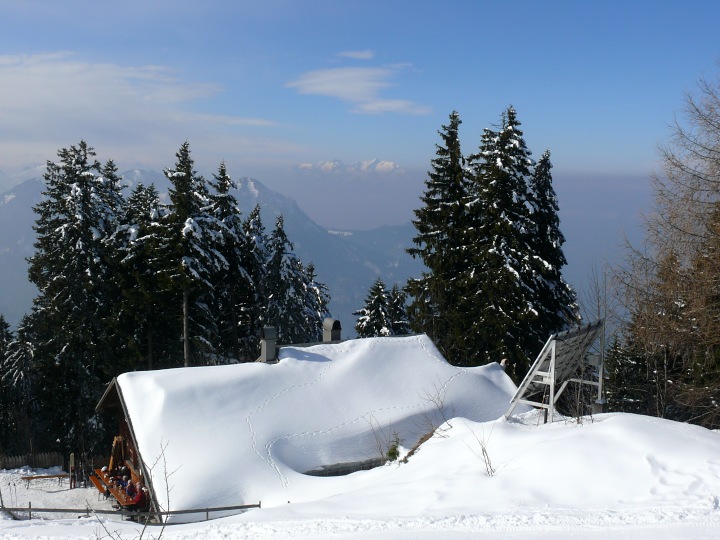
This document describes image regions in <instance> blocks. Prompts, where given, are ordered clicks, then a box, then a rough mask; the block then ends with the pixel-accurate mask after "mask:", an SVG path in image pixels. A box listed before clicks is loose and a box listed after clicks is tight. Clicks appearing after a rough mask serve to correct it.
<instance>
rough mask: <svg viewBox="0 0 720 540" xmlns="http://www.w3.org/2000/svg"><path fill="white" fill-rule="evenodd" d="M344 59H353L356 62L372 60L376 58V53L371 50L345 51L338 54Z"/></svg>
mask: <svg viewBox="0 0 720 540" xmlns="http://www.w3.org/2000/svg"><path fill="white" fill-rule="evenodd" d="M337 56H340V57H343V58H353V59H355V60H372V59H373V58H375V52H374V51H371V50H370V49H365V50H364V51H343V52H340V53H338V54H337Z"/></svg>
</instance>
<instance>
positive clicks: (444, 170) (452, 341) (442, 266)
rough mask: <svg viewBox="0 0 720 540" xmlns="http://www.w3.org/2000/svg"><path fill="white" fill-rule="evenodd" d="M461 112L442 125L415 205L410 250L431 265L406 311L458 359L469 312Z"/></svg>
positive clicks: (411, 287)
mask: <svg viewBox="0 0 720 540" xmlns="http://www.w3.org/2000/svg"><path fill="white" fill-rule="evenodd" d="M460 124H461V120H460V116H459V115H458V113H457V112H453V113H452V114H450V121H449V123H448V124H447V125H444V126H442V131H439V132H438V133H439V135H440V137H441V139H442V144H436V157H435V158H434V159H433V160H432V162H431V165H432V169H431V170H430V171H429V172H428V177H427V179H426V181H425V192H424V194H423V196H422V197H421V201H422V203H423V205H422V206H421V207H420V208H419V209H417V210H415V219H414V220H413V225H414V226H415V229H416V231H417V235H416V236H415V237H414V238H413V244H414V247H411V248H410V249H408V250H407V251H408V253H409V254H410V255H412V256H413V257H414V258H419V259H420V260H422V262H423V263H424V265H425V267H426V268H427V271H426V272H423V274H422V276H421V277H420V278H418V279H411V280H409V281H408V284H407V291H408V294H409V295H410V296H411V297H412V301H411V304H410V306H409V308H408V316H409V319H410V324H411V326H412V328H413V329H414V330H416V331H418V332H424V333H426V334H428V336H430V337H431V338H432V339H433V341H434V342H435V343H436V345H437V346H438V347H439V348H440V350H441V351H443V354H445V355H446V356H447V357H448V358H450V359H452V360H454V361H459V360H460V358H462V356H463V354H464V350H465V347H464V334H465V332H466V330H467V324H466V317H465V314H464V313H463V312H462V311H461V310H460V309H459V303H460V298H459V296H458V294H459V289H458V280H459V277H460V275H461V273H462V271H463V269H464V267H465V265H466V262H465V261H466V258H467V253H466V252H465V250H464V246H463V241H464V238H463V231H464V230H465V228H466V226H467V209H466V206H465V202H466V199H467V190H468V182H467V178H466V173H465V158H464V157H463V155H462V152H461V148H460V138H459V131H458V130H459V127H460Z"/></svg>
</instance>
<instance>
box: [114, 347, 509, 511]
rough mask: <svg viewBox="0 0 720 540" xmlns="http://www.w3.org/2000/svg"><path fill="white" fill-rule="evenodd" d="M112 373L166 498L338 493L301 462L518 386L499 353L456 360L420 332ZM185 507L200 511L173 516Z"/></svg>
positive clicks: (405, 435) (358, 446) (477, 413)
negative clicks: (474, 362)
mask: <svg viewBox="0 0 720 540" xmlns="http://www.w3.org/2000/svg"><path fill="white" fill-rule="evenodd" d="M117 381H118V385H119V387H120V389H121V392H122V395H123V398H124V401H125V403H126V406H127V409H128V414H129V416H130V419H131V423H132V427H133V430H134V433H135V437H136V440H137V443H138V447H139V451H140V454H141V455H142V457H143V459H144V461H145V463H146V465H147V466H148V467H150V468H151V469H152V472H151V473H150V474H151V476H152V484H153V488H154V490H155V494H156V496H157V498H158V501H159V503H160V505H161V506H162V507H163V508H166V509H171V510H182V509H191V508H207V507H220V506H233V505H241V504H250V503H257V502H259V501H261V502H262V505H263V507H264V508H267V507H270V506H276V505H281V504H284V505H286V504H287V503H288V501H292V502H294V503H296V502H305V501H313V500H318V499H323V498H327V497H329V496H332V495H335V494H338V493H342V492H343V491H345V490H346V489H347V482H346V481H342V480H340V479H338V478H318V477H315V476H309V475H306V474H304V473H305V472H307V471H310V470H313V469H318V468H321V467H323V466H327V465H332V464H337V463H345V462H357V461H363V460H366V459H370V458H378V457H381V456H382V455H383V454H384V453H385V452H386V451H387V449H388V446H389V444H390V442H391V441H392V439H393V437H394V436H395V434H397V436H398V437H399V439H400V441H401V442H402V444H403V445H404V446H406V447H411V446H413V445H414V444H415V443H416V442H417V441H418V440H419V438H420V437H421V436H423V435H424V434H426V433H428V432H430V431H432V430H433V429H434V428H436V427H437V426H439V425H440V424H442V423H443V421H444V420H447V419H450V418H452V417H463V418H466V419H469V420H472V421H477V422H482V421H489V420H495V419H497V418H499V417H500V416H502V414H503V413H504V412H505V411H506V410H507V407H508V403H509V400H510V398H511V397H512V395H513V393H514V391H515V385H514V384H513V383H512V381H511V380H510V379H509V377H508V376H507V375H506V374H505V372H504V371H503V370H502V369H501V368H500V366H499V365H497V364H490V365H487V366H484V367H479V368H470V369H463V368H458V367H454V366H451V365H450V364H448V363H447V362H446V361H445V359H444V358H443V357H442V356H441V354H440V353H439V351H438V350H437V349H436V348H435V346H434V345H433V343H432V342H431V341H430V339H429V338H428V337H427V336H424V335H418V336H408V337H388V338H370V339H358V340H351V341H345V342H342V343H336V344H322V345H315V346H311V347H305V348H294V347H285V348H282V349H281V351H280V361H279V362H278V363H277V364H274V365H266V364H259V363H253V364H239V365H229V366H215V367H196V368H184V369H172V370H161V371H152V372H134V373H126V374H124V375H122V376H120V377H118V379H117ZM358 481H359V482H362V480H358ZM177 518H180V519H177ZM187 519H190V520H192V519H202V517H201V516H194V517H193V516H184V515H183V516H176V517H175V518H173V520H175V521H179V520H187Z"/></svg>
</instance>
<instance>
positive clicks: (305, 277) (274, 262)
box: [263, 216, 327, 343]
mask: <svg viewBox="0 0 720 540" xmlns="http://www.w3.org/2000/svg"><path fill="white" fill-rule="evenodd" d="M268 251H269V259H268V263H267V271H266V273H265V294H266V298H265V312H264V314H263V321H264V324H265V325H266V326H274V327H275V328H276V329H277V335H278V340H279V341H281V342H284V343H303V342H308V341H318V337H319V336H320V333H321V331H322V320H323V318H324V317H325V316H326V314H327V302H326V301H325V297H326V293H325V292H324V289H325V287H324V285H320V284H318V283H317V282H315V277H314V268H313V269H312V277H310V276H311V274H310V273H309V272H308V271H307V270H306V269H305V268H304V265H303V264H302V261H300V259H298V257H297V256H296V255H295V253H293V245H292V243H291V242H290V240H289V239H288V237H287V234H286V233H285V227H284V220H283V217H282V216H278V218H277V221H276V225H275V229H274V230H273V232H272V234H271V235H270V238H269V241H268ZM313 289H314V290H313ZM323 304H324V305H323Z"/></svg>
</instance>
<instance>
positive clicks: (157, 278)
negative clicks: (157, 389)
mask: <svg viewBox="0 0 720 540" xmlns="http://www.w3.org/2000/svg"><path fill="white" fill-rule="evenodd" d="M165 213H166V209H165V208H164V207H162V205H161V204H160V198H159V195H158V192H157V190H156V189H155V186H154V185H152V184H151V185H150V186H145V185H143V184H142V183H140V184H138V185H137V186H135V187H134V188H133V190H132V192H131V193H130V196H129V197H128V199H127V202H126V207H125V213H124V218H125V219H124V222H123V223H122V224H121V225H120V226H119V227H118V230H117V232H116V233H115V235H113V237H112V245H113V248H114V249H113V254H114V258H115V260H116V266H117V267H118V273H117V280H118V282H119V284H120V290H121V296H120V297H119V298H118V301H117V302H115V303H114V311H113V328H114V329H115V337H116V338H117V341H118V342H117V344H115V345H114V347H113V348H114V350H116V351H117V353H118V356H119V360H121V362H120V363H121V364H122V366H124V369H125V370H135V369H154V368H157V367H171V366H173V365H176V363H173V362H172V359H173V358H177V357H178V356H179V348H178V346H177V343H178V340H177V336H178V335H179V334H180V330H179V328H180V323H179V319H178V318H177V317H176V316H174V314H173V312H172V310H168V309H167V306H169V305H172V303H173V300H174V298H173V295H172V291H169V290H167V289H165V288H164V287H163V285H164V284H163V283H162V279H161V277H162V270H163V268H164V264H165V261H164V260H163V259H162V256H161V255H162V249H157V250H156V247H157V246H162V245H163V238H164V237H163V236H162V233H163V232H164V228H163V226H162V224H161V218H162V217H163V215H164V214H165Z"/></svg>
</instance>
